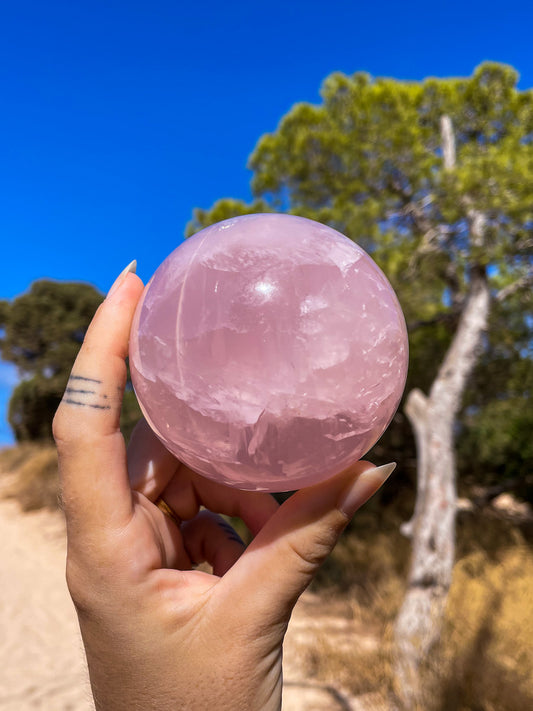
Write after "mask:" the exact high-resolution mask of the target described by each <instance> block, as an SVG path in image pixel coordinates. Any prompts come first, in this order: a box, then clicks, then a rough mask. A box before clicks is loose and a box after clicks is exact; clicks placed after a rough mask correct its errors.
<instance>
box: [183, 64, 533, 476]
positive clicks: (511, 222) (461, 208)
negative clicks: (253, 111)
mask: <svg viewBox="0 0 533 711" xmlns="http://www.w3.org/2000/svg"><path fill="white" fill-rule="evenodd" d="M517 80H518V75H517V73H516V71H515V70H514V69H513V68H512V67H509V66H506V65H502V64H496V63H492V62H486V63H484V64H482V65H481V66H479V67H478V68H477V69H476V70H475V71H474V73H473V74H472V76H470V77H466V78H449V79H435V78H429V79H426V80H425V81H422V82H402V81H397V80H394V79H387V78H377V79H374V78H372V77H371V76H369V75H368V74H364V73H356V74H354V75H352V76H347V75H345V74H342V73H340V72H336V73H333V74H331V75H330V76H329V77H327V78H326V80H325V81H324V83H323V86H322V92H321V95H322V102H321V103H320V104H318V105H313V104H309V103H299V104H296V105H295V106H293V108H292V109H291V110H290V111H289V112H288V113H287V114H286V115H285V116H284V117H283V118H282V119H281V121H280V123H279V125H278V127H277V129H276V130H275V131H274V132H272V133H269V134H266V135H264V136H262V137H261V138H260V140H259V141H258V144H257V146H256V148H255V150H254V151H253V153H252V155H251V157H250V160H249V167H250V168H251V170H252V171H253V179H252V190H253V193H254V196H255V200H256V202H254V203H252V204H250V205H247V204H245V203H243V202H239V201H236V200H229V199H225V200H222V201H219V202H217V203H216V204H215V205H214V206H213V208H212V209H211V210H208V211H206V210H201V211H196V212H195V222H194V223H192V224H191V226H190V233H192V232H193V231H194V230H195V229H196V228H200V227H203V226H205V225H207V224H211V223H212V222H216V221H218V220H220V219H225V218H228V217H231V216H234V215H240V214H247V213H248V212H264V211H267V209H269V210H276V211H280V212H290V213H293V214H298V215H302V216H305V217H309V218H312V219H315V220H318V221H320V222H323V223H326V224H329V225H331V226H332V227H334V228H336V229H338V230H339V231H341V232H343V233H344V234H346V235H347V236H348V237H350V238H351V239H354V240H356V241H357V242H358V243H359V244H360V245H361V246H363V247H364V248H365V249H366V250H367V251H368V252H370V253H371V254H372V256H373V257H374V259H375V260H376V261H377V263H378V264H379V265H380V266H381V267H382V268H383V270H384V271H385V273H386V274H387V276H388V277H389V279H390V281H391V282H392V284H393V286H394V288H395V290H396V292H397V294H398V296H399V299H400V302H401V304H402V308H403V310H404V313H405V316H406V321H407V323H408V326H409V327H410V332H411V333H410V359H411V362H410V371H409V378H408V386H407V387H408V389H410V388H411V387H413V386H415V385H416V386H417V387H420V388H422V389H423V390H426V391H427V390H429V388H430V387H431V384H432V382H433V380H434V378H435V375H436V373H437V369H438V367H439V365H440V363H441V362H442V358H443V356H444V353H445V352H446V349H447V348H448V346H449V345H450V342H451V339H452V337H453V334H454V333H455V330H456V328H457V324H458V318H459V315H460V313H461V309H462V307H463V306H464V303H465V299H466V298H468V293H469V288H470V281H471V280H470V276H471V274H472V273H473V271H478V272H479V271H481V272H483V274H486V275H487V278H488V279H489V282H490V285H491V289H492V291H493V294H494V295H496V293H497V292H498V291H499V290H502V289H505V288H509V287H510V286H511V285H512V284H519V283H521V281H522V282H523V284H524V287H525V286H526V285H527V283H528V282H527V279H528V278H531V275H532V273H533V271H532V270H533V203H532V202H531V197H530V192H531V189H530V186H531V185H532V184H533V91H532V90H527V91H520V90H518V88H517ZM445 117H447V119H449V120H450V121H451V126H452V128H453V137H454V150H452V151H451V152H448V153H447V155H448V156H449V158H448V161H447V162H446V161H445V157H444V146H445V143H444V134H443V119H444V118H445ZM445 120H446V119H445ZM480 219H481V220H482V226H481V228H480V227H479V224H477V223H476V221H478V222H479V220H480ZM480 233H481V234H480ZM530 294H531V291H530V290H528V289H527V288H522V289H521V290H517V291H516V294H515V296H514V297H513V298H511V299H508V300H507V302H508V304H507V306H506V307H505V309H503V307H502V306H500V305H497V307H496V308H495V310H494V311H495V313H494V314H493V316H492V317H491V334H494V335H493V336H491V337H490V338H487V342H486V351H485V353H484V354H483V357H482V359H481V362H480V366H479V368H478V369H477V372H476V374H475V376H474V377H473V379H472V385H471V387H470V392H469V393H467V395H466V404H467V405H469V407H467V408H466V409H465V416H464V423H463V426H460V427H459V428H458V432H459V434H460V435H461V437H462V440H464V441H463V444H462V449H461V452H462V453H463V455H464V464H465V467H467V466H469V465H470V464H471V462H472V454H470V456H467V453H468V452H471V453H472V452H475V454H476V455H477V454H478V453H481V456H482V459H483V461H484V462H488V461H489V459H490V460H491V461H492V463H493V466H495V462H496V458H495V452H494V447H499V450H498V451H499V452H500V455H499V456H500V460H498V461H500V464H501V467H503V469H505V470H506V471H510V470H511V469H516V468H517V466H518V464H517V463H518V462H519V461H521V460H522V459H523V458H524V457H529V456H530V455H529V454H527V453H528V452H529V449H530V447H529V445H528V442H524V434H523V433H527V431H528V428H529V429H530V426H531V419H530V417H528V416H526V415H525V414H523V413H524V412H527V411H529V412H531V411H532V410H533V408H532V406H531V404H532V397H533V395H532V393H531V388H529V389H528V390H527V391H524V392H522V393H515V394H512V392H511V390H509V373H510V372H511V370H513V369H514V368H515V367H517V368H518V367H522V366H520V363H522V362H523V361H525V362H526V363H527V362H530V359H531V348H530V345H529V344H531V343H532V342H533V333H532V331H533V301H532V299H531V296H530ZM507 302H506V303H507ZM502 309H503V310H502ZM504 311H505V316H503V315H502V314H503V313H504ZM519 344H520V345H519ZM495 371H498V372H497V373H495ZM497 386H498V387H499V390H498V393H496V392H495V391H496V389H497ZM489 402H491V403H493V404H491V405H490V407H489ZM473 413H475V414H473ZM518 413H521V414H518ZM397 419H398V418H397ZM399 420H400V421H401V418H399ZM395 426H396V427H401V428H402V435H401V438H403V439H404V444H407V446H408V449H409V450H410V451H409V453H407V458H408V459H409V458H411V456H412V451H411V446H412V442H410V440H409V437H408V436H407V434H406V432H407V428H406V426H405V422H404V421H403V422H400V423H397V424H396V425H395ZM497 433H498V434H497ZM502 433H505V434H502ZM387 436H389V435H387ZM390 436H391V437H392V439H393V440H398V437H396V436H395V435H394V434H391V435H390ZM502 437H503V438H504V439H505V442H503V441H502ZM401 438H400V439H401ZM472 438H473V439H472ZM481 440H483V446H481ZM488 440H491V443H492V444H490V445H489V444H488ZM386 443H387V444H389V442H388V440H387V441H386ZM467 443H468V446H467ZM380 444H381V443H380ZM493 445H494V446H493ZM491 447H492V449H491ZM489 450H490V451H489ZM502 458H503V459H505V461H506V464H505V465H504V464H503V463H502V461H501V460H502ZM509 458H510V459H511V460H512V463H511V462H510V460H509ZM527 461H529V460H527ZM501 467H500V468H499V469H498V471H500V473H501V472H502V471H503V470H502V468H501Z"/></svg>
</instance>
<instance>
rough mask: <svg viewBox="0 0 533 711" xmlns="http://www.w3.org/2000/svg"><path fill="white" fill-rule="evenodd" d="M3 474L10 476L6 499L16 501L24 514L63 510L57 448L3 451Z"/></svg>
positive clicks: (0, 464)
mask: <svg viewBox="0 0 533 711" xmlns="http://www.w3.org/2000/svg"><path fill="white" fill-rule="evenodd" d="M0 470H1V472H2V474H3V475H4V476H6V475H10V476H9V484H8V486H7V487H6V488H5V491H4V496H5V497H6V498H13V499H16V500H17V501H18V502H19V504H20V506H21V508H22V510H23V511H33V510H36V509H42V508H48V509H57V508H58V506H59V497H58V492H59V479H58V473H57V454H56V449H55V447H54V446H53V445H42V444H41V445H37V444H23V445H18V446H16V447H10V448H7V449H3V450H1V451H0Z"/></svg>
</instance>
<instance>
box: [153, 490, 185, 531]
mask: <svg viewBox="0 0 533 711" xmlns="http://www.w3.org/2000/svg"><path fill="white" fill-rule="evenodd" d="M154 504H155V505H156V506H157V508H158V509H159V510H160V511H162V512H163V513H164V514H165V515H166V516H168V517H169V518H171V519H172V520H173V521H174V523H175V524H176V526H180V525H181V518H180V517H179V516H178V515H177V513H176V512H175V511H174V510H173V509H172V508H171V507H170V506H169V505H168V504H167V502H166V501H165V499H164V498H163V497H162V496H160V497H159V498H157V499H156V500H155V501H154Z"/></svg>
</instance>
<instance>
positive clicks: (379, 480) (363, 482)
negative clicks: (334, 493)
mask: <svg viewBox="0 0 533 711" xmlns="http://www.w3.org/2000/svg"><path fill="white" fill-rule="evenodd" d="M395 469H396V462H391V463H390V464H384V465H383V466H382V467H374V468H373V469H367V470H366V471H365V472H363V473H362V474H360V475H359V476H358V477H357V479H356V480H355V481H354V483H353V484H352V485H351V486H350V487H348V489H347V490H345V491H344V492H343V494H342V495H341V497H340V500H339V503H338V509H339V511H342V513H343V514H344V515H345V516H348V517H350V518H351V517H352V516H353V515H354V513H355V512H356V511H357V509H359V508H360V507H361V506H362V505H363V504H364V503H365V501H368V499H369V498H370V497H371V496H373V494H375V493H376V491H377V490H378V489H379V488H380V486H381V485H382V484H384V483H385V482H386V481H387V479H388V478H389V477H390V475H391V474H392V472H393V471H394V470H395Z"/></svg>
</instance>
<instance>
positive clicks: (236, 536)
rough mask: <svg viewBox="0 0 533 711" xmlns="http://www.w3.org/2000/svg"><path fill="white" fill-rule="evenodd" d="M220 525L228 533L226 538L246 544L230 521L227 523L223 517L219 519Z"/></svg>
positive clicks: (242, 544)
mask: <svg viewBox="0 0 533 711" xmlns="http://www.w3.org/2000/svg"><path fill="white" fill-rule="evenodd" d="M218 525H219V526H220V528H221V529H222V530H223V531H224V533H225V534H226V538H227V539H228V540H229V541H233V542H234V543H240V545H241V546H244V541H243V540H242V538H241V537H240V536H239V534H238V533H237V531H236V530H235V529H234V528H233V527H232V526H230V524H229V523H226V521H224V520H223V519H222V520H220V521H218Z"/></svg>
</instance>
